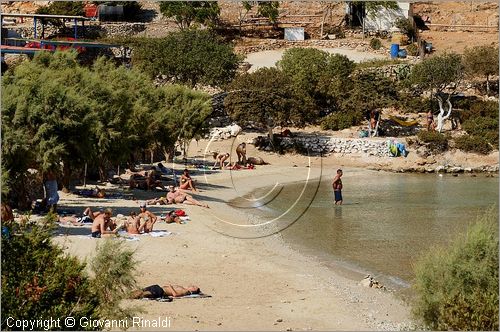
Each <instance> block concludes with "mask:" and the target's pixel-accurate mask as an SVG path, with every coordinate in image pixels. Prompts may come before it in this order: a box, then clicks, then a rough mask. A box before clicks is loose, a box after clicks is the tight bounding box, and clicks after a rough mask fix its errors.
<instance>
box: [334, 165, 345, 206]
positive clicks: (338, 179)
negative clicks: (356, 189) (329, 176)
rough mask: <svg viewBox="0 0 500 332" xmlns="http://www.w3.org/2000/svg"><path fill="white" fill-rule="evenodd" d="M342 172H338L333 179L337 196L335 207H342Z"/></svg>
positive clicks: (339, 170)
mask: <svg viewBox="0 0 500 332" xmlns="http://www.w3.org/2000/svg"><path fill="white" fill-rule="evenodd" d="M342 174H343V173H342V170H341V169H338V170H337V175H335V177H334V178H333V183H332V186H333V194H334V196H335V205H342V179H341V177H342Z"/></svg>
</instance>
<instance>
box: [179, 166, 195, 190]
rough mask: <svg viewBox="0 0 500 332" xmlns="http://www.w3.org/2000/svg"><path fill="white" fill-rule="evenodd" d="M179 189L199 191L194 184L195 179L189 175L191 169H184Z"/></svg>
mask: <svg viewBox="0 0 500 332" xmlns="http://www.w3.org/2000/svg"><path fill="white" fill-rule="evenodd" d="M179 189H183V190H186V189H190V190H191V191H193V192H196V191H197V190H196V187H195V185H194V181H193V179H192V178H191V175H189V171H188V169H187V168H186V169H185V170H184V172H183V173H182V175H181V185H180V186H179Z"/></svg>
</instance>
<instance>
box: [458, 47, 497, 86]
mask: <svg viewBox="0 0 500 332" xmlns="http://www.w3.org/2000/svg"><path fill="white" fill-rule="evenodd" d="M464 66H465V71H466V73H467V75H468V76H470V77H478V76H482V77H484V78H486V94H487V95H489V94H490V76H495V75H497V76H498V47H494V46H476V47H473V48H466V49H465V52H464Z"/></svg>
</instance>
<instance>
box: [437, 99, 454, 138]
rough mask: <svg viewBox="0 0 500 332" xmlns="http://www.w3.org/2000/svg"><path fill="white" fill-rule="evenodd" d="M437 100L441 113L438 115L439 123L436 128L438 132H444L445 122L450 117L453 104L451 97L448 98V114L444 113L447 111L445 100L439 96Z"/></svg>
mask: <svg viewBox="0 0 500 332" xmlns="http://www.w3.org/2000/svg"><path fill="white" fill-rule="evenodd" d="M437 100H438V103H439V114H438V116H437V120H438V123H437V127H436V129H437V131H438V132H442V131H443V127H444V122H445V121H446V120H447V119H448V118H449V117H450V114H451V109H452V105H451V102H450V97H448V99H447V100H446V102H447V103H448V111H447V113H446V115H444V113H445V112H446V111H445V109H444V108H443V101H442V99H441V97H438V98H437Z"/></svg>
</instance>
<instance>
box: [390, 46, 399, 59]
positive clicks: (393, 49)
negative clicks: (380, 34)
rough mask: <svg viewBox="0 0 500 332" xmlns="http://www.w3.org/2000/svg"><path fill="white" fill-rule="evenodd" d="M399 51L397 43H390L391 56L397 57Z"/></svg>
mask: <svg viewBox="0 0 500 332" xmlns="http://www.w3.org/2000/svg"><path fill="white" fill-rule="evenodd" d="M398 53H399V44H392V45H391V58H393V59H395V58H397V57H398Z"/></svg>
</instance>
